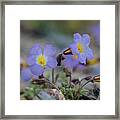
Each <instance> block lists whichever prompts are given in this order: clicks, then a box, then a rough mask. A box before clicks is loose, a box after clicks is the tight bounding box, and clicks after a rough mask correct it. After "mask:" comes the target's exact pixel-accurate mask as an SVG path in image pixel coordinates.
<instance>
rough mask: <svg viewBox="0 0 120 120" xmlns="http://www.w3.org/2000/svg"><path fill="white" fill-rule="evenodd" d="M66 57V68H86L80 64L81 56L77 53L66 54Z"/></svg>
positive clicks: (64, 62)
mask: <svg viewBox="0 0 120 120" xmlns="http://www.w3.org/2000/svg"><path fill="white" fill-rule="evenodd" d="M64 57H65V59H64V61H63V64H64V66H65V68H69V69H73V68H75V67H77V68H80V69H82V68H84V65H82V64H80V62H79V56H78V55H77V54H76V55H65V56H64Z"/></svg>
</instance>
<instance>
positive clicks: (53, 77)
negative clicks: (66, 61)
mask: <svg viewBox="0 0 120 120" xmlns="http://www.w3.org/2000/svg"><path fill="white" fill-rule="evenodd" d="M54 82H55V80H54V68H53V69H52V83H54Z"/></svg>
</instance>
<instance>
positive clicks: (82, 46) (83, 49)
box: [70, 33, 94, 64]
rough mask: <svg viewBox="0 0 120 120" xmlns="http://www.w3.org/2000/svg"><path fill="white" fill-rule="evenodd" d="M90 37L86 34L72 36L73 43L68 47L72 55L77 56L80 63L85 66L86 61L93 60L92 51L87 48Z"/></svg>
mask: <svg viewBox="0 0 120 120" xmlns="http://www.w3.org/2000/svg"><path fill="white" fill-rule="evenodd" d="M89 44H90V37H89V35H88V34H83V35H82V36H81V35H80V34H79V33H75V34H74V43H73V44H71V45H70V48H71V50H72V53H73V55H75V56H78V61H79V62H80V63H84V64H86V60H87V59H88V60H90V59H93V57H94V56H93V51H92V49H90V48H89Z"/></svg>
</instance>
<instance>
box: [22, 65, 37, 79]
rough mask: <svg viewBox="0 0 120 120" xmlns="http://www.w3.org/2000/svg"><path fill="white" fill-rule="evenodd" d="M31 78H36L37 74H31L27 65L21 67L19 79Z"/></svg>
mask: <svg viewBox="0 0 120 120" xmlns="http://www.w3.org/2000/svg"><path fill="white" fill-rule="evenodd" d="M32 78H34V79H38V76H36V75H33V74H32V72H31V70H30V69H29V67H26V68H22V69H21V80H24V81H28V80H31V79H32Z"/></svg>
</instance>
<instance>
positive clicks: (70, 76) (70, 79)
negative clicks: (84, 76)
mask: <svg viewBox="0 0 120 120" xmlns="http://www.w3.org/2000/svg"><path fill="white" fill-rule="evenodd" d="M71 81H72V74H71V73H70V75H69V84H70V86H71Z"/></svg>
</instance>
